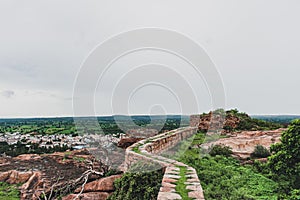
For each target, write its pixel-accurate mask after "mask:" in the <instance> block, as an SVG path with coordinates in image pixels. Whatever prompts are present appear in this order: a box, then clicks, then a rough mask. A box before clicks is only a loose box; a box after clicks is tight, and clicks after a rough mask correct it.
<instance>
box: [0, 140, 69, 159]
mask: <svg viewBox="0 0 300 200" xmlns="http://www.w3.org/2000/svg"><path fill="white" fill-rule="evenodd" d="M68 149H70V150H72V149H71V148H70V147H68V146H67V145H63V146H54V147H39V144H36V143H22V142H20V141H18V142H17V143H16V144H11V145H9V144H8V143H7V142H0V154H3V153H5V154H6V155H8V156H12V157H14V156H18V155H21V154H27V153H36V154H44V153H54V152H64V151H66V150H68Z"/></svg>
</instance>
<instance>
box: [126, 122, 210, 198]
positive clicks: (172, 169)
mask: <svg viewBox="0 0 300 200" xmlns="http://www.w3.org/2000/svg"><path fill="white" fill-rule="evenodd" d="M196 132H197V127H185V128H180V129H176V130H172V131H169V132H166V133H162V134H159V135H156V136H154V137H150V138H147V139H144V140H141V141H139V142H137V143H135V144H133V145H131V146H130V147H128V148H127V149H126V153H125V168H126V169H128V168H129V167H130V166H131V165H132V164H134V163H136V162H138V161H146V162H151V163H158V164H159V165H160V166H161V167H162V168H164V176H163V180H162V186H161V188H160V191H159V194H158V197H157V199H158V200H171V199H182V197H181V196H180V194H179V193H177V192H176V182H178V180H179V179H181V178H183V177H182V176H185V178H186V182H185V183H184V184H185V185H186V189H187V190H188V191H189V192H188V196H189V197H190V198H191V199H197V200H203V199H204V195H203V190H202V187H201V184H200V181H199V179H198V176H197V173H196V170H195V169H194V168H192V167H190V166H188V165H186V164H184V163H181V162H178V161H176V160H172V159H168V158H165V157H162V156H159V155H157V154H159V153H162V152H164V151H166V150H168V149H170V148H172V147H174V146H175V145H176V144H178V143H179V142H180V141H182V140H184V139H186V138H188V137H191V136H192V135H193V134H195V133H196ZM181 170H183V171H185V174H184V175H180V174H182V173H180V172H181Z"/></svg>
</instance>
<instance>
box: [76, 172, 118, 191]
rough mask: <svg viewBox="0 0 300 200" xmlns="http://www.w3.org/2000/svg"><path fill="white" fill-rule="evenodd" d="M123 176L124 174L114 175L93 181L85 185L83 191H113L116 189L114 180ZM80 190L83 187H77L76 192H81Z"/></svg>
mask: <svg viewBox="0 0 300 200" xmlns="http://www.w3.org/2000/svg"><path fill="white" fill-rule="evenodd" d="M121 177H122V175H113V176H109V177H106V178H102V179H99V180H96V181H92V182H90V183H87V184H86V185H85V186H84V189H83V192H96V191H106V192H107V191H113V190H114V189H115V188H114V184H113V183H114V181H115V180H116V179H118V178H121ZM80 191H81V187H79V188H77V189H76V190H75V193H79V192H80Z"/></svg>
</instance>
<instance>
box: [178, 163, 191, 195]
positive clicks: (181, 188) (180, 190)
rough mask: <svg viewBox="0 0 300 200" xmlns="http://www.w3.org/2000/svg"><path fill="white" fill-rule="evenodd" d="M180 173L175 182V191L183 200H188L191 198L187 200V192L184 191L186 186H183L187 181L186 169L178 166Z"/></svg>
mask: <svg viewBox="0 0 300 200" xmlns="http://www.w3.org/2000/svg"><path fill="white" fill-rule="evenodd" d="M178 167H179V169H180V171H179V176H180V178H179V180H178V181H177V182H176V187H175V190H176V192H177V193H178V194H180V196H181V197H182V199H183V200H190V199H191V198H189V196H188V192H189V190H187V189H186V185H185V184H184V183H185V182H186V180H187V178H186V176H185V175H186V172H187V168H186V167H183V166H178Z"/></svg>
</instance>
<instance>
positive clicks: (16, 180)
mask: <svg viewBox="0 0 300 200" xmlns="http://www.w3.org/2000/svg"><path fill="white" fill-rule="evenodd" d="M32 174H33V172H31V171H28V172H19V171H16V170H10V171H6V172H0V182H6V183H9V184H20V183H25V182H26V181H27V180H28V179H29V178H30V177H31V176H32Z"/></svg>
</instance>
